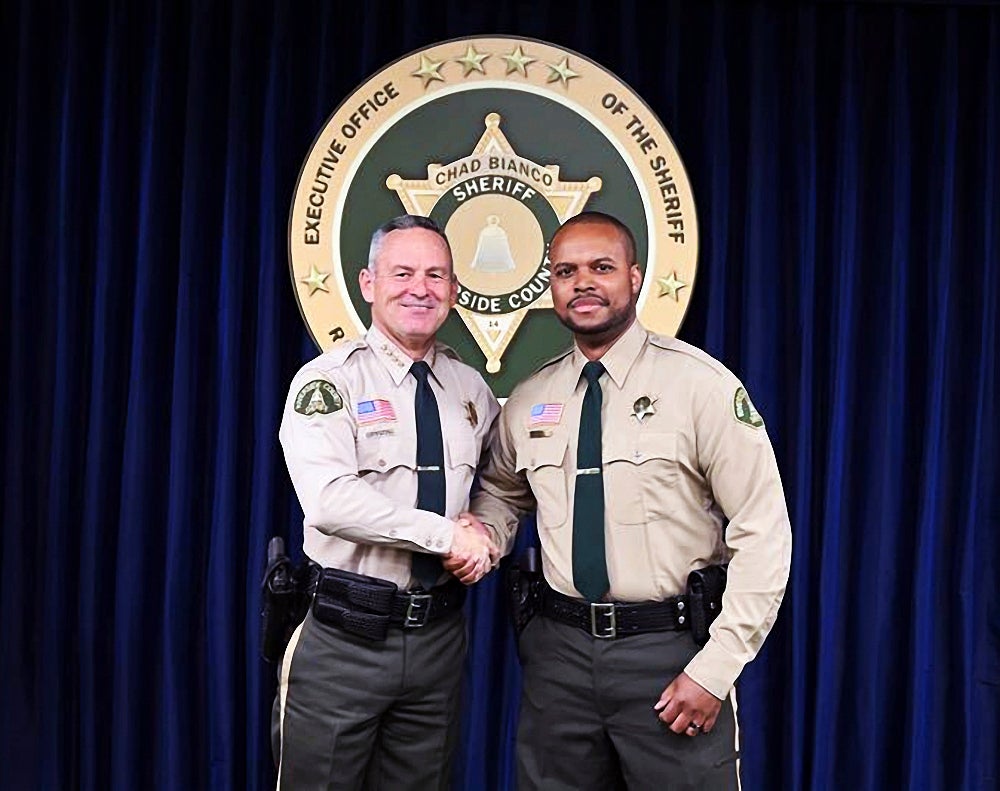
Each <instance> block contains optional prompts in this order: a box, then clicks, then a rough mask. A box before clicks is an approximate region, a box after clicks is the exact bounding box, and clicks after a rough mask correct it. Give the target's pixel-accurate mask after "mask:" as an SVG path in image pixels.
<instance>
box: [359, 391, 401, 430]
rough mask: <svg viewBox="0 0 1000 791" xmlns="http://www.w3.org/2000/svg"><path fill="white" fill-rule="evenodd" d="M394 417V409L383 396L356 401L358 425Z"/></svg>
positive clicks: (393, 418)
mask: <svg viewBox="0 0 1000 791" xmlns="http://www.w3.org/2000/svg"><path fill="white" fill-rule="evenodd" d="M395 419H396V410H394V409H393V408H392V404H391V403H390V402H389V401H387V400H386V399H384V398H376V399H374V400H372V401H359V402H358V425H359V426H367V425H369V424H370V423H380V422H382V421H388V420H395Z"/></svg>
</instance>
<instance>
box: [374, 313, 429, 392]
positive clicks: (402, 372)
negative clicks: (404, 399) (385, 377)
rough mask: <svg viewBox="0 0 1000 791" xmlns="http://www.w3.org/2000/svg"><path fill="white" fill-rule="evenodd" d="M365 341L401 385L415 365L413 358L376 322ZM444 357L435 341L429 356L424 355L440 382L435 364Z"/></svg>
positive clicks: (395, 382)
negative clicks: (438, 351)
mask: <svg viewBox="0 0 1000 791" xmlns="http://www.w3.org/2000/svg"><path fill="white" fill-rule="evenodd" d="M365 341H366V342H367V344H368V345H369V346H370V347H371V349H372V351H374V352H375V356H376V357H377V358H378V359H379V360H381V361H382V364H383V365H385V368H386V370H387V371H388V372H389V376H390V377H392V381H393V383H394V384H395V385H396V386H397V387H398V386H399V385H401V384H402V383H403V380H404V379H405V378H406V375H407V374H408V373H409V372H410V366H411V365H413V358H411V357H410V355H408V354H407V353H406V352H405V351H403V350H402V349H400V348H399V346H397V345H396V343H395V342H394V341H392V340H390V339H389V338H388V337H387V336H386V334H385V333H384V332H382V331H381V330H380V329H379V328H378V327H376V326H375V325H374V324H372V326H371V327H370V328H369V330H368V332H367V333H366V334H365ZM442 357H444V355H438V353H437V347H436V344H433V343H432V344H431V348H430V349H429V350H428V352H427V356H425V357H424V361H425V362H426V363H427V364H428V365H429V366H430V367H431V374H432V375H433V376H434V378H435V379H437V380H438V382H440V377H439V376H438V374H437V371H435V369H434V366H435V365H436V364H437V362H438V361H439V360H440V358H442Z"/></svg>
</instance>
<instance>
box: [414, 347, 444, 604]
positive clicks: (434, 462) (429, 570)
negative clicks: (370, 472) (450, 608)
mask: <svg viewBox="0 0 1000 791" xmlns="http://www.w3.org/2000/svg"><path fill="white" fill-rule="evenodd" d="M410 373H411V374H413V377H414V378H415V379H416V380H417V394H416V396H414V399H413V411H414V414H416V416H417V508H419V509H420V510H422V511H432V512H433V513H435V514H441V516H444V509H445V481H444V442H443V440H442V438H441V415H440V414H439V413H438V404H437V399H436V398H435V397H434V391H433V390H431V383H430V382H429V381H428V379H427V377H428V376H430V373H431V368H430V366H429V365H428V364H427V363H425V362H424V361H423V360H420V361H418V362H415V363H413V365H412V366H410ZM442 570H443V567H442V565H441V558H440V557H438V556H437V555H428V554H427V553H425V552H414V553H413V576H414V577H416V578H417V581H418V582H420V584H421V585H423V586H424V588H425V589H427V590H430V589H431V588H433V587H434V583H436V582H437V581H438V578H439V577H440V576H441V572H442Z"/></svg>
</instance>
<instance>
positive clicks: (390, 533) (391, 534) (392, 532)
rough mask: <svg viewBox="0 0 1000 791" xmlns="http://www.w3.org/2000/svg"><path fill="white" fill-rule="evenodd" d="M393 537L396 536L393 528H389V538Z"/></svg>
mask: <svg viewBox="0 0 1000 791" xmlns="http://www.w3.org/2000/svg"><path fill="white" fill-rule="evenodd" d="M395 537H396V531H395V530H390V531H389V538H395Z"/></svg>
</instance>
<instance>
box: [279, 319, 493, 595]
mask: <svg viewBox="0 0 1000 791" xmlns="http://www.w3.org/2000/svg"><path fill="white" fill-rule="evenodd" d="M425 359H426V361H427V363H428V364H429V365H430V367H431V373H432V376H431V377H430V380H431V388H432V389H433V391H434V396H435V398H436V399H437V402H438V411H439V413H440V415H441V431H442V434H443V439H444V456H445V486H446V497H447V510H446V513H445V516H440V515H438V514H434V513H431V512H429V511H421V510H418V509H417V508H416V502H417V471H416V456H417V433H416V417H415V415H414V411H413V399H414V395H415V393H416V388H417V382H416V379H415V378H414V377H413V376H410V375H409V370H410V365H411V364H412V362H413V361H412V360H411V359H410V358H409V356H407V355H406V354H405V353H404V352H403V351H402V350H401V349H399V347H397V346H396V345H395V344H394V343H392V342H391V341H390V340H388V339H387V338H386V337H385V335H383V334H382V333H381V332H380V331H379V330H378V329H377V328H374V327H373V328H372V329H371V330H369V332H368V333H367V335H366V336H365V338H364V340H359V341H351V342H348V343H344V344H342V345H340V346H338V347H337V348H336V349H334V350H332V351H329V352H327V353H325V354H321V355H320V356H319V357H317V358H316V359H315V360H313V361H312V362H310V363H308V364H307V365H305V366H304V367H303V368H302V369H301V370H300V371H299V372H298V374H296V376H295V378H294V379H293V380H292V385H291V388H290V390H289V393H288V399H287V401H286V402H285V411H284V415H283V416H282V420H281V429H280V430H279V433H278V436H279V438H280V440H281V446H282V448H283V449H284V451H285V463H286V464H287V466H288V473H289V475H290V476H291V479H292V483H293V484H294V486H295V492H296V494H297V495H298V497H299V503H300V504H301V505H302V511H303V513H304V515H305V519H304V523H303V528H304V549H305V553H306V555H308V556H309V557H310V558H311V559H312V560H314V561H315V562H316V563H319V564H320V565H322V566H327V567H336V568H340V569H344V570H347V571H353V572H357V573H360V574H367V575H369V576H372V577H381V578H382V579H387V580H391V581H392V582H395V583H396V584H397V585H399V586H400V587H401V588H407V587H410V586H411V585H410V583H411V579H410V563H411V553H412V552H414V551H416V552H430V553H433V554H444V553H446V552H448V550H449V549H450V547H451V541H452V531H453V521H452V520H453V519H454V518H455V517H456V516H457V515H458V514H459V513H461V512H462V511H464V510H466V509H467V508H468V503H469V489H470V487H471V486H472V479H473V477H474V475H475V473H476V468H477V466H478V464H479V460H480V456H481V455H482V452H483V448H484V445H485V444H486V439H487V437H488V435H489V431H490V427H491V425H492V423H493V421H494V418H496V416H497V413H498V412H499V409H500V407H499V405H498V404H497V401H496V398H494V396H493V393H492V392H490V389H489V388H488V387H487V385H486V383H485V382H484V381H483V378H482V376H480V375H479V373H478V372H477V371H475V370H474V369H473V368H471V367H469V366H468V365H465V364H464V363H462V362H461V361H460V360H459V359H458V356H457V355H456V354H455V352H454V351H452V350H451V349H449V348H448V347H446V346H444V345H442V344H437V345H436V346H435V347H433V348H432V350H431V351H430V353H429V354H428V356H427V357H426V358H425ZM317 382H322V383H329V384H328V385H326V386H325V387H322V388H319V389H317V385H316V384H314V383H317ZM330 385H332V388H333V389H331V387H330ZM297 402H298V406H299V409H296V404H297ZM338 403H339V404H340V406H338ZM324 404H325V406H324ZM310 405H311V406H310ZM306 413H308V414H306Z"/></svg>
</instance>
